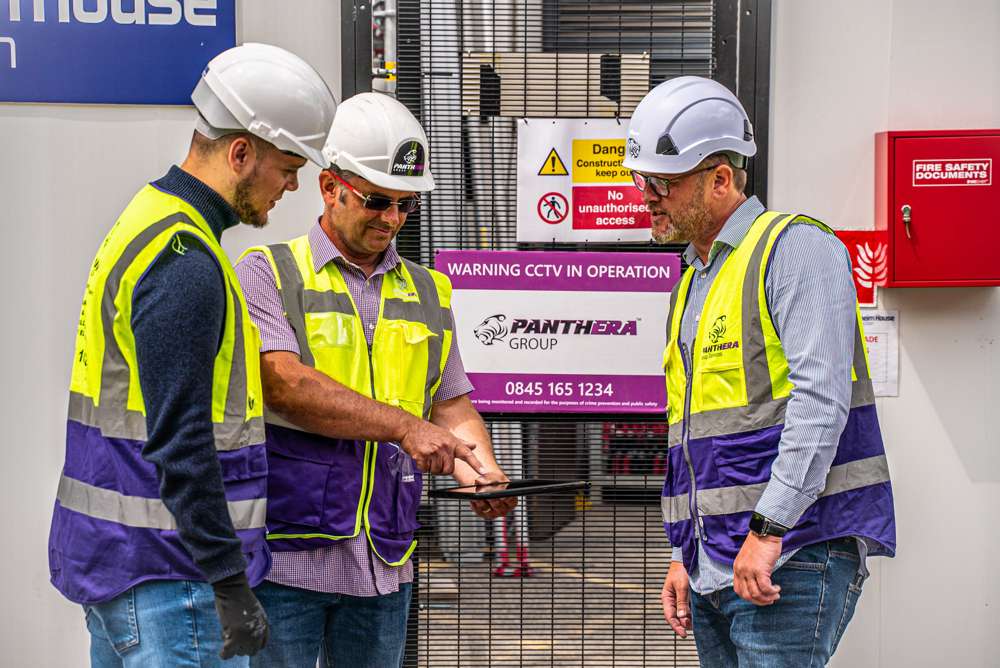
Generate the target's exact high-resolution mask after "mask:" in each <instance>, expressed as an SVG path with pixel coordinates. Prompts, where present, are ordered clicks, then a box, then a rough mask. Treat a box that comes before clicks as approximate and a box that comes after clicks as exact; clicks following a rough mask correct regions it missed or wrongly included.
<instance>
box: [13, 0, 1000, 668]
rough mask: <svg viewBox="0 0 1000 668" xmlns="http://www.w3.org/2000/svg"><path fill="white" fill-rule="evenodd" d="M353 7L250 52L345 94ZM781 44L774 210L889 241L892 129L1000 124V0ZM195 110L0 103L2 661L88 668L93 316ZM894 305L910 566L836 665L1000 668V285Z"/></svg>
mask: <svg viewBox="0 0 1000 668" xmlns="http://www.w3.org/2000/svg"><path fill="white" fill-rule="evenodd" d="M293 7H294V11H293V9H292V8H293ZM338 7H339V3H337V2H333V1H331V0H296V2H295V3H289V2H282V1H281V0H253V1H252V2H246V3H241V4H240V10H241V15H240V28H241V30H240V40H244V41H247V40H257V41H266V42H271V43H275V44H279V45H281V46H284V47H286V48H289V49H291V50H293V51H296V52H297V53H299V54H301V55H302V56H303V57H305V58H306V59H307V60H309V61H310V62H311V63H312V64H313V65H314V66H316V67H317V69H319V71H320V73H321V74H322V75H323V76H324V77H325V78H326V79H327V81H328V82H330V84H331V87H332V88H333V90H334V92H335V93H338V92H339V88H340V85H339V73H340V62H339V60H340V54H339V30H340V28H339V15H338ZM772 38H773V44H774V47H773V48H774V51H773V61H772V62H773V68H774V71H773V79H772V101H771V103H772V110H773V111H772V114H773V118H772V124H771V137H772V142H773V144H772V147H771V166H770V167H771V175H770V179H771V181H770V182H771V192H770V197H769V202H768V203H769V204H771V205H772V206H774V207H775V208H781V209H784V210H802V211H807V212H809V213H811V214H813V215H815V216H817V217H819V218H821V219H823V220H825V221H827V222H829V223H831V224H832V225H834V226H835V227H840V228H870V227H871V226H872V211H873V178H872V170H873V167H872V159H873V139H872V135H873V134H874V133H875V132H876V131H879V130H887V129H923V128H960V127H970V128H971V127H998V126H1000V3H998V2H997V1H996V0H952V1H951V2H948V3H941V2H937V1H934V0H905V1H904V0H896V2H892V1H891V0H838V1H837V2H829V1H828V0H775V8H774V32H773V36H772ZM192 116H193V112H192V111H191V110H190V109H177V108H163V107H160V108H150V107H70V106H45V105H0V202H2V203H3V214H2V219H0V229H2V231H3V236H2V239H3V251H4V252H3V261H2V262H0V285H2V292H0V294H2V297H0V299H2V302H0V312H2V314H3V316H2V317H3V320H2V327H0V370H2V371H0V373H2V376H0V377H2V381H0V411H2V416H3V422H2V425H3V429H4V438H3V445H2V446H0V516H2V517H3V519H4V527H3V531H2V536H3V539H2V543H0V568H2V573H3V580H2V583H3V587H2V589H0V592H2V596H0V665H4V666H6V665H10V666H19V667H21V666H24V667H27V666H78V665H84V664H85V659H84V657H85V656H86V643H87V638H86V632H85V631H84V628H83V624H82V615H81V613H80V611H79V608H77V607H76V606H74V605H72V604H70V603H67V602H66V601H65V600H63V599H62V598H61V597H60V596H59V595H58V594H57V593H56V591H55V590H54V589H53V588H52V587H51V585H50V584H49V582H48V569H47V564H46V561H45V559H46V557H45V555H46V539H47V535H48V526H49V518H50V512H51V507H52V501H53V497H54V494H55V488H56V481H57V479H58V475H59V470H60V468H61V465H62V458H63V454H62V451H63V438H64V437H63V426H62V425H63V424H64V420H65V401H66V386H67V383H68V377H69V361H70V360H69V357H70V351H71V349H72V345H73V342H72V340H71V337H72V333H73V323H74V321H75V319H76V317H77V313H78V308H79V300H80V295H81V293H82V289H83V284H84V279H85V276H86V268H87V265H88V263H89V262H90V260H91V258H92V254H93V251H94V250H95V249H96V247H97V245H98V243H99V241H100V239H101V237H102V236H103V235H104V233H105V231H106V230H107V228H108V227H109V226H110V224H111V223H112V222H113V221H114V219H115V216H116V215H117V214H118V212H119V211H120V210H121V209H122V207H123V206H124V205H125V203H126V202H127V200H128V198H129V197H130V196H131V195H132V193H133V192H134V191H135V190H136V189H138V188H139V187H140V186H141V185H142V184H143V183H144V182H145V181H147V180H149V179H151V178H155V177H156V176H158V175H160V174H161V173H163V172H164V171H165V170H166V168H167V167H168V166H169V165H170V164H171V163H173V162H176V161H179V160H180V159H181V158H182V157H183V152H184V149H185V146H186V143H187V141H188V138H189V137H190V132H191V129H192V122H193V119H192ZM316 174H317V172H316V169H315V168H314V167H312V166H309V167H306V168H305V169H303V170H302V173H301V179H302V188H301V189H300V190H299V192H297V193H292V194H287V195H286V196H285V198H284V199H283V200H282V202H281V203H280V204H279V205H278V207H277V208H276V209H275V210H274V211H273V212H272V224H271V226H270V227H269V228H268V229H267V230H265V231H263V232H260V231H254V230H249V229H242V230H239V231H236V230H233V231H231V232H229V233H227V235H226V247H227V249H228V250H230V252H233V253H235V252H238V251H239V250H240V249H242V248H243V247H245V246H247V245H250V244H251V243H260V242H265V241H274V240H278V239H280V238H284V237H288V236H291V235H293V234H296V233H300V232H301V231H303V230H305V229H306V228H307V226H308V225H309V224H310V223H311V222H312V220H313V217H314V216H315V215H317V214H318V213H319V211H320V205H319V201H318V199H317V197H316V190H315V180H316ZM998 205H1000V203H998ZM984 214H985V215H989V216H992V217H993V219H994V220H995V219H996V218H997V216H998V214H997V212H996V211H990V212H984ZM970 241H972V242H974V240H970ZM954 257H955V261H960V258H961V249H955V250H954ZM998 257H1000V251H998ZM882 305H883V307H885V308H893V309H899V311H900V316H901V321H902V323H901V328H902V336H901V359H900V363H901V370H900V396H899V397H898V398H892V399H881V400H880V401H879V410H880V416H881V419H882V424H883V431H884V433H885V437H886V442H887V448H888V450H889V456H890V464H891V466H892V473H893V476H894V485H895V491H896V502H897V520H898V531H899V556H898V557H897V558H896V559H894V560H892V561H888V560H875V561H874V575H873V577H872V579H871V580H870V582H869V583H868V585H867V586H866V592H865V595H864V596H863V597H862V601H861V605H860V606H859V608H858V613H857V616H856V618H855V620H854V622H853V623H852V625H851V627H850V629H849V631H848V633H847V637H846V639H845V641H844V644H843V645H842V647H841V649H840V652H839V654H838V656H837V658H836V659H835V665H837V666H852V667H860V668H865V667H868V666H878V667H886V668H897V667H901V666H907V667H911V666H912V667H920V666H939V665H949V666H956V667H958V666H962V667H963V668H965V667H967V666H969V667H976V666H994V665H997V662H998V659H997V657H1000V634H998V631H1000V575H998V573H997V569H996V567H995V563H996V562H997V555H1000V529H998V527H997V520H996V518H997V514H998V513H997V511H998V510H1000V381H998V380H997V379H998V377H1000V352H998V343H997V339H998V337H1000V289H995V288H969V289H936V290H931V289H926V290H918V289H908V290H892V291H888V290H886V291H883V292H882Z"/></svg>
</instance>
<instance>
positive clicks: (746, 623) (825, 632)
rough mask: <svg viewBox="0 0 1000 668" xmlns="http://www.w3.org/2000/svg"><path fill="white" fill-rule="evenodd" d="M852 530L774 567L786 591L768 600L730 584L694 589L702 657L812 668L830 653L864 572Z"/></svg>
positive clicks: (739, 666) (758, 667)
mask: <svg viewBox="0 0 1000 668" xmlns="http://www.w3.org/2000/svg"><path fill="white" fill-rule="evenodd" d="M859 565H860V557H859V556H858V547H857V542H856V541H855V539H853V538H841V539H838V540H832V541H828V542H825V543H817V544H816V545H809V546H806V547H804V548H802V549H801V550H799V551H798V552H796V553H795V555H794V556H793V557H792V558H791V559H789V560H788V561H787V562H786V563H785V564H784V565H783V566H782V567H781V568H779V569H778V570H777V571H775V572H774V574H773V575H772V577H771V580H772V582H774V583H775V584H777V585H780V586H781V598H780V599H779V600H778V602H777V603H774V604H773V605H769V606H756V605H754V604H753V603H749V602H747V601H744V600H743V599H741V598H740V597H739V596H737V595H736V592H734V591H733V588H732V587H727V588H725V589H722V590H719V591H717V592H713V593H711V594H707V595H700V594H697V593H695V592H694V591H692V592H691V611H692V618H693V623H694V636H695V642H696V644H697V645H698V658H699V659H700V660H701V665H702V666H706V668H707V667H711V668H730V667H732V668H813V667H821V666H825V665H826V664H827V661H829V660H830V657H831V656H833V653H834V651H836V649H837V645H838V644H839V643H840V639H841V637H842V636H843V635H844V629H846V628H847V623H848V622H850V621H851V617H852V616H853V615H854V607H855V606H856V605H857V602H858V597H859V596H861V586H862V584H863V583H864V577H863V576H862V575H861V574H860V572H859V568H858V567H859Z"/></svg>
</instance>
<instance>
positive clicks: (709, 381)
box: [664, 211, 874, 444]
mask: <svg viewBox="0 0 1000 668" xmlns="http://www.w3.org/2000/svg"><path fill="white" fill-rule="evenodd" d="M793 221H795V222H797V223H807V224H811V225H815V226H817V227H819V228H820V229H822V230H824V231H826V232H828V233H830V234H833V230H831V229H830V228H829V227H827V226H826V225H824V224H823V223H821V222H820V221H818V220H814V219H812V218H808V217H806V216H793V215H789V214H782V213H777V212H773V211H768V212H765V213H763V214H761V216H760V217H758V218H757V220H756V221H755V222H754V224H753V225H752V226H751V227H750V229H749V231H748V232H747V235H746V237H744V239H743V241H742V242H740V245H739V246H738V247H736V248H735V249H733V251H732V253H731V254H730V255H729V257H727V258H726V262H725V264H724V265H723V267H722V269H721V270H720V271H719V274H718V275H717V276H716V278H715V281H714V282H713V283H712V287H711V289H710V290H709V293H708V296H707V297H706V299H705V305H704V307H703V308H702V312H701V318H700V320H699V321H698V329H697V334H696V336H695V341H694V346H693V350H692V351H691V356H692V361H693V368H694V374H693V376H692V381H691V408H690V416H689V417H690V422H689V428H690V437H691V438H700V437H702V436H707V435H711V434H712V433H735V431H746V430H749V429H754V428H757V427H766V426H772V425H775V424H779V423H780V422H781V421H782V419H783V417H784V411H785V404H786V403H787V400H788V396H789V395H790V394H791V392H792V387H793V386H792V383H791V382H790V381H789V380H788V360H787V359H785V353H784V349H783V348H782V346H781V340H780V339H779V338H778V334H777V332H776V331H775V328H774V323H773V321H772V320H771V314H770V312H769V311H768V308H767V299H766V296H765V292H764V277H765V274H766V273H767V271H766V270H767V262H768V260H769V259H770V257H771V251H772V250H773V248H774V243H775V241H776V240H777V238H778V236H779V235H780V234H781V232H782V231H783V230H784V229H785V228H786V227H787V226H788V225H789V224H791V223H792V222H793ZM694 275H695V270H694V267H688V268H687V270H686V271H685V272H684V275H683V276H682V277H681V281H680V283H679V284H678V286H677V287H676V289H675V290H674V291H673V294H672V295H671V299H670V315H669V316H668V318H669V320H668V323H667V326H668V328H669V332H668V343H667V347H666V350H665V352H664V367H665V370H666V377H667V397H668V401H667V404H668V421H669V424H670V426H671V427H675V426H677V425H679V424H680V422H681V420H682V418H683V417H684V415H683V412H684V399H685V393H686V391H687V387H686V385H687V378H686V375H685V371H684V363H683V361H682V359H681V350H680V346H679V344H678V339H679V336H680V327H681V318H682V317H683V315H684V309H683V308H677V304H681V305H682V306H683V304H685V303H686V301H687V293H688V290H689V289H690V286H691V281H692V279H693V278H694ZM855 313H856V318H857V327H856V328H855V345H854V364H853V367H852V369H851V380H852V381H853V388H854V389H853V394H854V402H853V404H856V402H863V403H873V402H874V393H873V391H872V388H871V380H870V373H869V370H868V353H867V350H866V348H865V345H864V333H863V330H862V325H861V311H860V309H858V308H857V306H855ZM757 332H762V334H763V336H756V335H755V334H756V333H757ZM859 379H860V381H859ZM853 404H852V405H853ZM733 430H735V431H733ZM680 437H681V434H680V430H679V429H671V430H670V442H671V443H673V444H676V443H679V439H680Z"/></svg>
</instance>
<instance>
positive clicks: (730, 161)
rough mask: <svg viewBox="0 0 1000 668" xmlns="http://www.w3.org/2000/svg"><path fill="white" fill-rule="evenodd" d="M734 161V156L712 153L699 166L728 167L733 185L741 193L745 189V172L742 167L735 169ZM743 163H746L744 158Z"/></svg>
mask: <svg viewBox="0 0 1000 668" xmlns="http://www.w3.org/2000/svg"><path fill="white" fill-rule="evenodd" d="M740 157H743V156H740ZM736 161H737V159H734V156H731V155H730V154H729V153H713V154H712V155H710V156H708V157H707V158H705V159H704V160H702V161H701V166H703V167H713V166H716V165H729V166H730V167H731V168H732V170H733V185H734V186H736V190H737V191H738V192H743V190H744V189H745V188H746V187H747V170H746V169H744V168H743V167H737V166H736ZM743 162H744V164H745V163H746V158H745V157H744V158H743Z"/></svg>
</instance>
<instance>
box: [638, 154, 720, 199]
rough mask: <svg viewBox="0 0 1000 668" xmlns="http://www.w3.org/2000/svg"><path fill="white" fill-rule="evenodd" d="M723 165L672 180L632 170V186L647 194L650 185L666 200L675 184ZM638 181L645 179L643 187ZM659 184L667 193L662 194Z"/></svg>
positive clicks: (699, 170)
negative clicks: (647, 186)
mask: <svg viewBox="0 0 1000 668" xmlns="http://www.w3.org/2000/svg"><path fill="white" fill-rule="evenodd" d="M723 164H725V163H721V162H720V163H718V164H715V165H709V166H708V167H702V168H701V169H695V170H692V171H690V172H685V173H684V174H680V175H678V176H675V177H673V178H670V179H667V178H664V177H662V176H653V175H651V174H643V173H642V172H639V171H636V170H634V169H633V170H632V185H634V186H635V187H636V188H638V189H639V192H645V191H646V185H647V184H648V185H649V186H650V187H651V188H652V189H653V192H654V193H656V195H657V197H660V198H663V199H666V198H668V197H670V187H671V186H672V185H674V184H675V183H677V182H678V181H680V180H682V179H686V178H687V177H689V176H693V175H695V174H698V173H700V172H707V171H709V170H711V169H715V168H716V167H721V166H722V165H723ZM638 179H644V183H643V184H642V185H639V181H638ZM658 183H659V184H662V187H663V189H664V190H666V192H660V186H658V185H657V184H658Z"/></svg>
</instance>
